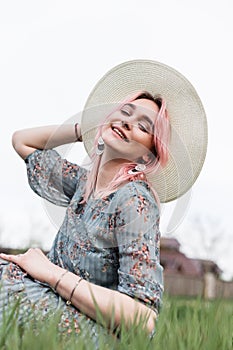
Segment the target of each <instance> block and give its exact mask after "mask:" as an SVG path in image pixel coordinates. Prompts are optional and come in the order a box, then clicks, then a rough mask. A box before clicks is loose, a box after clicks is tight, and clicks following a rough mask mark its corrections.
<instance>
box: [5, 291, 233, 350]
mask: <svg viewBox="0 0 233 350" xmlns="http://www.w3.org/2000/svg"><path fill="white" fill-rule="evenodd" d="M17 308H18V305H17V304H16V305H15V306H14V309H12V310H11V312H10V313H8V315H7V316H5V319H4V322H3V324H2V326H1V328H0V349H4V350H12V349H14V350H17V349H23V350H24V349H25V350H27V349H28V350H37V349H38V350H63V349H66V350H72V349H78V350H82V349H83V350H84V349H85V350H92V349H94V346H93V343H92V338H91V337H88V335H85V337H82V335H81V334H79V335H77V334H75V332H74V331H73V332H71V333H69V334H61V333H59V332H58V330H57V324H58V319H59V315H53V316H52V317H49V318H47V319H46V321H45V320H42V321H37V322H35V321H34V320H33V319H30V320H28V319H27V320H25V322H24V324H23V325H21V326H19V325H18V323H17V322H16V321H15V320H16V319H17ZM232 317H233V301H226V300H215V301H209V302H207V301H203V300H201V299H185V298H182V299H181V298H172V297H165V298H164V305H163V309H162V311H161V314H160V317H159V321H158V323H157V331H156V335H155V337H154V338H153V339H152V340H149V339H148V337H147V336H146V334H145V333H144V332H143V331H142V329H141V327H140V326H133V327H132V328H131V329H130V330H126V329H124V327H123V329H122V332H121V338H120V339H117V338H116V337H115V338H114V337H112V336H110V335H109V336H101V334H100V337H99V346H98V349H100V350H102V349H104V350H113V349H114V350H115V349H116V350H123V349H127V350H137V349H138V350H144V349H145V350H147V349H148V350H150V349H155V350H156V349H159V350H231V349H233V347H232V331H233V322H232ZM87 334H88V332H87Z"/></svg>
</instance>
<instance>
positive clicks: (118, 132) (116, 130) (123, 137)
mask: <svg viewBox="0 0 233 350" xmlns="http://www.w3.org/2000/svg"><path fill="white" fill-rule="evenodd" d="M113 130H114V131H115V132H116V133H117V134H118V135H119V136H120V137H121V138H122V139H125V136H124V135H123V134H122V133H121V132H120V130H118V129H116V128H113Z"/></svg>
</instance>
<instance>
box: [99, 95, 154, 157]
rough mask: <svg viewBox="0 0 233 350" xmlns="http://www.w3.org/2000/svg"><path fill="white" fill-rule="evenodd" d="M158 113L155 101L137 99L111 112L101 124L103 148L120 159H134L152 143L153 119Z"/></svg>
mask: <svg viewBox="0 0 233 350" xmlns="http://www.w3.org/2000/svg"><path fill="white" fill-rule="evenodd" d="M158 112H159V107H158V106H157V105H156V103H155V102H153V101H151V100H147V99H139V100H135V101H133V102H130V103H126V104H125V105H123V107H122V108H121V109H120V110H117V111H115V112H114V113H112V115H111V116H110V117H109V119H108V120H107V123H106V124H105V125H104V126H103V127H102V138H103V140H104V142H105V150H106V151H108V150H109V151H110V152H111V151H114V154H115V153H116V152H117V154H118V155H119V157H120V158H124V159H128V160H130V161H133V160H136V159H138V158H140V157H142V156H143V155H145V154H148V151H150V150H152V149H153V146H154V136H153V135H154V122H155V118H156V117H157V115H158Z"/></svg>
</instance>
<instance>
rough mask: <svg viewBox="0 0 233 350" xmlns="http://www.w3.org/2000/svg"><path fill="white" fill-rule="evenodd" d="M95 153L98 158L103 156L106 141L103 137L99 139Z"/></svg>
mask: <svg viewBox="0 0 233 350" xmlns="http://www.w3.org/2000/svg"><path fill="white" fill-rule="evenodd" d="M95 153H96V154H97V155H98V156H101V154H103V153H104V140H103V139H102V137H101V136H100V137H99V138H98V143H97V148H96V150H95Z"/></svg>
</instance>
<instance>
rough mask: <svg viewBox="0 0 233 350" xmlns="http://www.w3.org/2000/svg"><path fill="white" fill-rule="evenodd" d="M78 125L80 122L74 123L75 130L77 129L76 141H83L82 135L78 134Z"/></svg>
mask: <svg viewBox="0 0 233 350" xmlns="http://www.w3.org/2000/svg"><path fill="white" fill-rule="evenodd" d="M78 125H79V123H75V124H74V131H75V136H76V140H75V141H76V142H77V141H79V142H82V136H81V135H80V136H79V135H78Z"/></svg>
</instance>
